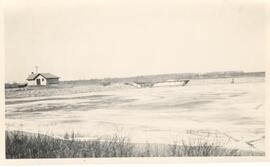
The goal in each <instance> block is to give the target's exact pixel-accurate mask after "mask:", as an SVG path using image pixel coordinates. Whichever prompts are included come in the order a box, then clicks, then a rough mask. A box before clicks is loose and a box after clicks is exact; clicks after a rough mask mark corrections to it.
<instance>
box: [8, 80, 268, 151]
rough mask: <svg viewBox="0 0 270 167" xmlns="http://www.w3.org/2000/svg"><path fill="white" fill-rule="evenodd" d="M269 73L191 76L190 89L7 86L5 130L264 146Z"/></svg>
mask: <svg viewBox="0 0 270 167" xmlns="http://www.w3.org/2000/svg"><path fill="white" fill-rule="evenodd" d="M264 86H265V85H264V78H263V77H249V78H237V79H235V84H230V79H203V80H191V81H190V83H189V84H188V85H187V86H185V87H160V88H141V89H137V88H133V87H130V86H128V85H124V84H121V83H116V84H112V85H109V86H106V87H104V86H101V85H87V84H81V85H79V84H78V85H76V84H73V85H71V84H60V85H58V86H55V87H44V88H26V89H12V90H6V129H7V130H21V131H26V132H34V133H41V134H47V135H51V136H54V137H55V138H60V139H63V138H64V137H65V134H66V133H69V134H71V133H73V134H74V138H75V139H78V140H81V141H83V140H87V139H90V140H96V139H98V138H100V137H102V138H104V137H105V138H106V137H108V136H113V135H114V134H119V135H121V136H128V138H129V139H130V142H131V143H157V144H172V143H175V142H176V143H179V142H180V141H192V140H196V139H200V140H204V139H207V140H210V141H214V140H215V142H218V143H219V145H222V146H224V147H226V148H228V149H240V150H247V151H256V152H261V151H262V152H263V151H264V146H265V144H264V141H265V140H264V138H265V134H264V131H265V125H264V123H265V121H264V91H265V89H264Z"/></svg>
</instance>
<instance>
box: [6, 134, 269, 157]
mask: <svg viewBox="0 0 270 167" xmlns="http://www.w3.org/2000/svg"><path fill="white" fill-rule="evenodd" d="M69 136H70V137H69ZM65 137H66V138H68V139H57V138H53V137H50V136H47V135H41V134H30V133H25V132H20V131H7V132H6V158H7V159H20V158H86V157H168V156H176V157H181V156H242V155H244V156H263V155H264V153H259V152H247V151H245V152H244V151H240V150H237V149H226V148H222V147H221V146H218V145H215V144H214V143H210V144H209V143H207V142H201V143H197V144H196V145H190V144H187V143H184V142H183V143H182V144H181V145H179V144H178V143H175V144H172V145H165V144H149V143H146V144H134V143H130V141H129V139H128V138H126V137H121V136H118V135H114V136H111V137H107V138H102V139H101V138H100V139H99V140H88V141H78V140H75V139H74V134H73V135H72V134H71V135H68V134H67V135H65Z"/></svg>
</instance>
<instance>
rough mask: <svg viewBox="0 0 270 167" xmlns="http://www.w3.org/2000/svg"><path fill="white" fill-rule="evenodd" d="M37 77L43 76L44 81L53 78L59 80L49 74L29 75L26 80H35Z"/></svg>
mask: <svg viewBox="0 0 270 167" xmlns="http://www.w3.org/2000/svg"><path fill="white" fill-rule="evenodd" d="M39 75H41V76H43V77H44V78H46V79H53V78H55V79H56V78H59V77H58V76H56V75H53V74H51V73H36V74H30V75H29V76H28V77H27V79H26V80H28V81H29V80H35V79H36V78H37V77H38V76H39Z"/></svg>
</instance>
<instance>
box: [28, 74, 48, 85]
mask: <svg viewBox="0 0 270 167" xmlns="http://www.w3.org/2000/svg"><path fill="white" fill-rule="evenodd" d="M38 79H40V85H47V80H46V78H44V77H43V76H42V75H39V76H38V77H37V78H36V79H35V80H31V81H27V83H28V85H29V86H36V85H37V80H38Z"/></svg>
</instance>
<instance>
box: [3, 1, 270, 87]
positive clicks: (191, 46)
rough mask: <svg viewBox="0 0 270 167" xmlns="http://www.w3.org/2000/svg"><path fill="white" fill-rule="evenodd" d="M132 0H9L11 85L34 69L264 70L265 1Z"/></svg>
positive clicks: (94, 74)
mask: <svg viewBox="0 0 270 167" xmlns="http://www.w3.org/2000/svg"><path fill="white" fill-rule="evenodd" d="M64 2H65V3H64ZM131 2H132V1H130V2H129V3H127V2H125V1H119V0H114V1H112V0H106V1H105V0H96V1H89V0H88V1H86V0H85V1H82V0H76V1H75V0H74V1H73V0H70V1H59V0H54V1H52V0H46V1H44V0H43V1H41V0H9V1H7V3H6V11H5V65H6V67H5V70H6V71H5V73H6V77H5V78H6V82H10V81H24V80H25V79H26V77H27V75H28V74H29V73H30V72H31V71H35V65H38V66H39V72H50V73H53V74H56V75H59V76H60V77H61V79H62V80H71V79H90V78H103V77H123V76H133V75H143V74H159V73H183V72H207V71H230V70H244V71H264V58H265V56H266V46H265V44H266V39H265V38H266V37H265V36H266V34H265V33H266V30H265V24H266V23H265V21H266V20H265V17H264V12H265V11H264V8H263V7H264V6H263V4H262V3H261V1H245V2H244V1H236V0H231V1H228V0H226V1H221V0H213V1H203V0H199V1H185V2H183V1H179V0H178V1H176V0H159V1H154V0H153V1H151V0H144V1H136V2H132V3H131ZM193 2H196V3H193Z"/></svg>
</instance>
